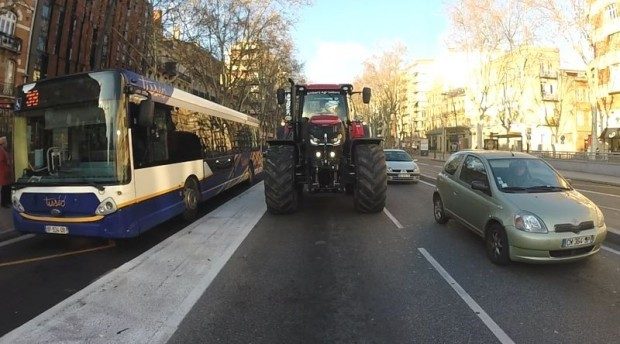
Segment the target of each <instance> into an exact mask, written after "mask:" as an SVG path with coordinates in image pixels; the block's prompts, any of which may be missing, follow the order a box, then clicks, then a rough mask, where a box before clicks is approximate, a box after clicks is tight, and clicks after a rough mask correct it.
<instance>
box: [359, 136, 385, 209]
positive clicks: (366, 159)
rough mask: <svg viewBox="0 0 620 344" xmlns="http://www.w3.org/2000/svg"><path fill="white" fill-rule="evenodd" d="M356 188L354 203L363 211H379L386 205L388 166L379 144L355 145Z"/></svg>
mask: <svg viewBox="0 0 620 344" xmlns="http://www.w3.org/2000/svg"><path fill="white" fill-rule="evenodd" d="M354 157H355V178H356V181H355V188H354V192H353V204H354V205H355V209H356V210H358V211H360V212H362V213H378V212H380V211H382V210H383V208H384V207H385V198H386V193H387V168H386V165H385V155H384V154H383V150H382V149H381V147H379V145H376V144H360V145H357V146H355V156H354Z"/></svg>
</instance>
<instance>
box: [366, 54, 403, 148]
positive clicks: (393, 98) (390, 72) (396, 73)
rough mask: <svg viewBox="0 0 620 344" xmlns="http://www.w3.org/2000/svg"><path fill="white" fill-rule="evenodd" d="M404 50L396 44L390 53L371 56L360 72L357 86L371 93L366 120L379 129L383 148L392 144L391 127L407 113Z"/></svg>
mask: <svg viewBox="0 0 620 344" xmlns="http://www.w3.org/2000/svg"><path fill="white" fill-rule="evenodd" d="M405 55H406V47H405V46H404V45H402V44H397V45H395V46H394V47H392V48H391V50H388V51H385V52H383V53H382V54H381V55H380V56H374V57H373V58H371V59H370V60H368V61H366V62H365V63H364V71H363V73H362V75H361V77H360V78H359V79H358V80H357V81H356V84H357V85H360V87H361V86H369V87H371V88H372V90H373V97H372V100H371V106H370V111H369V112H368V113H367V114H366V115H367V116H368V117H366V120H367V122H368V123H370V124H371V127H372V128H373V129H375V130H376V129H377V128H378V127H381V128H383V136H384V138H385V142H386V145H388V146H391V145H395V144H396V138H397V137H398V133H394V132H393V129H394V127H398V125H397V124H398V123H400V122H402V117H403V116H404V115H405V114H406V110H407V78H408V76H407V69H406V67H405V61H404V56H405Z"/></svg>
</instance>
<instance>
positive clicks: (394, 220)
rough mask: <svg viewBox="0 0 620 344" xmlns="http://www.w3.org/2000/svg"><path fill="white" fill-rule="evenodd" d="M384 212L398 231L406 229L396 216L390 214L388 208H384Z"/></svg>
mask: <svg viewBox="0 0 620 344" xmlns="http://www.w3.org/2000/svg"><path fill="white" fill-rule="evenodd" d="M383 212H384V213H385V215H387V217H388V218H389V219H390V220H392V222H394V224H395V225H396V228H398V229H403V228H405V227H404V226H403V225H402V224H401V223H400V221H398V219H397V218H396V217H394V215H392V213H390V211H389V210H387V208H383Z"/></svg>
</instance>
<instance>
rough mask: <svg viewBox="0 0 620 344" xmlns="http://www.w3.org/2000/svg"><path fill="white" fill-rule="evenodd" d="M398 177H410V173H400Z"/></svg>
mask: <svg viewBox="0 0 620 344" xmlns="http://www.w3.org/2000/svg"><path fill="white" fill-rule="evenodd" d="M398 178H409V173H400V174H399V175H398Z"/></svg>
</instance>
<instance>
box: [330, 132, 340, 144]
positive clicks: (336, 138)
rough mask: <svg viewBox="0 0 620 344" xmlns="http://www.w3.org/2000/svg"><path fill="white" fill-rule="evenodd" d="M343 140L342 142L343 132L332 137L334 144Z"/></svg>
mask: <svg viewBox="0 0 620 344" xmlns="http://www.w3.org/2000/svg"><path fill="white" fill-rule="evenodd" d="M341 142H342V134H338V136H336V137H334V138H333V139H332V144H334V146H337V145H339V144H340V143H341Z"/></svg>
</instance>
